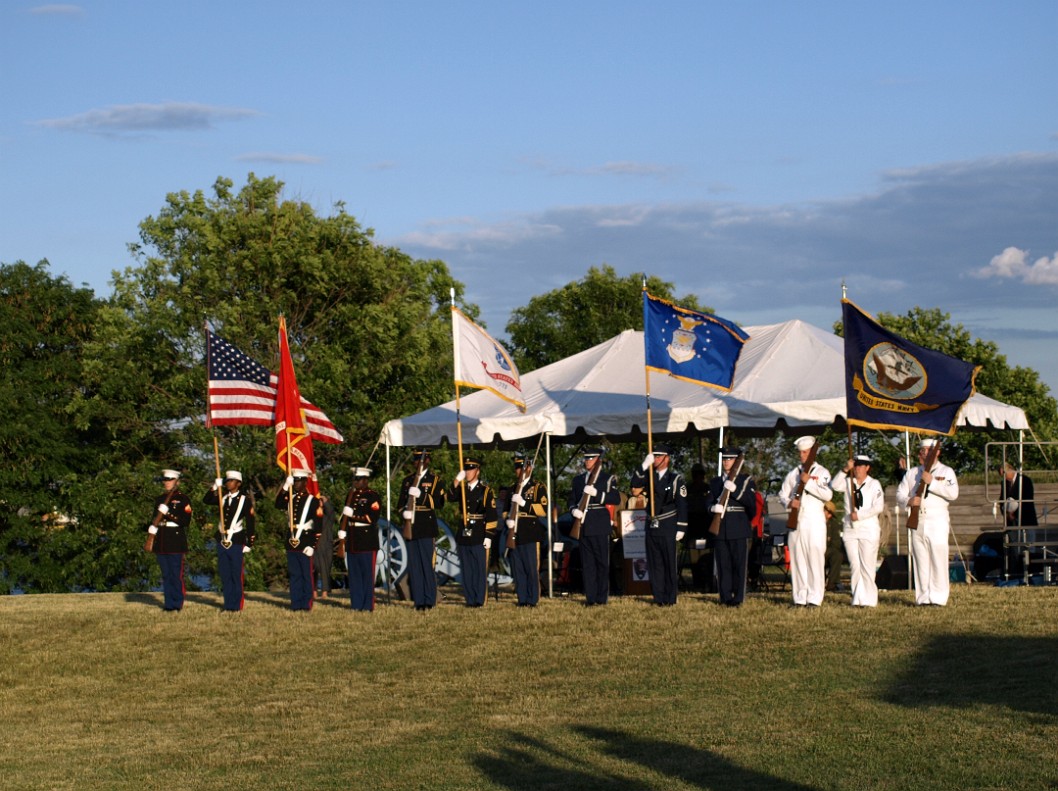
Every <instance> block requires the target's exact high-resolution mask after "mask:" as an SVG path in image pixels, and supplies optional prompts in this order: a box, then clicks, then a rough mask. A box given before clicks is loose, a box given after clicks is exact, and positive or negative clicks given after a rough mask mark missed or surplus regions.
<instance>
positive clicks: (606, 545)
mask: <svg viewBox="0 0 1058 791" xmlns="http://www.w3.org/2000/svg"><path fill="white" fill-rule="evenodd" d="M597 469H598V472H596V470H597ZM593 478H594V481H593V480H592V479H593ZM589 481H591V482H589ZM585 494H586V495H587V497H588V499H587V502H586V504H585V506H584V510H583V511H581V509H580V501H581V500H582V499H583V498H584V495H585ZM620 502H621V492H620V490H619V489H618V487H617V479H616V478H614V476H613V475H611V474H610V473H608V472H606V471H605V470H603V469H602V448H588V449H587V450H585V451H584V472H582V473H581V474H580V475H578V476H577V477H575V478H574V479H573V489H572V491H571V492H570V495H569V507H570V513H571V514H572V515H573V518H574V519H580V520H581V532H580V562H581V572H582V576H583V578H584V601H585V604H587V605H588V606H589V607H591V606H593V605H596V604H606V602H607V600H608V599H609V596H610V542H611V540H612V539H613V519H612V517H611V515H610V509H609V508H607V506H611V505H617V504H619V503H620Z"/></svg>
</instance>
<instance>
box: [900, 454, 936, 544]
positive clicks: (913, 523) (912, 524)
mask: <svg viewBox="0 0 1058 791" xmlns="http://www.w3.org/2000/svg"><path fill="white" fill-rule="evenodd" d="M938 455H940V440H939V439H938V440H937V442H936V444H934V446H933V447H932V448H930V449H929V453H927V454H926V463H925V464H923V465H922V472H930V471H932V470H933V465H934V464H936V463H937V456H938ZM927 486H928V484H927V483H926V482H925V481H924V480H922V478H919V479H918V486H916V487H915V493H914V494H913V495H912V496H911V499H912V500H913V499H915V498H916V497H917V498H919V504H918V505H913V506H911V511H910V512H909V513H908V515H907V529H908V530H918V512H919V509H920V508H921V507H922V502H921V498H923V497H925V496H926V487H927Z"/></svg>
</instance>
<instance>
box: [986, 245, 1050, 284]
mask: <svg viewBox="0 0 1058 791" xmlns="http://www.w3.org/2000/svg"><path fill="white" fill-rule="evenodd" d="M1028 259H1029V252H1028V250H1019V249H1018V248H1017V247H1008V248H1006V249H1005V250H1004V251H1003V252H1002V253H1000V254H999V255H997V256H994V257H993V258H992V260H991V261H989V262H988V266H983V267H981V268H980V269H976V270H974V271H973V272H972V273H971V274H973V275H974V276H975V277H980V278H989V277H999V278H1013V279H1016V280H1020V281H1021V282H1022V283H1025V284H1027V285H1031V286H1058V252H1056V253H1055V254H1054V256H1052V257H1050V258H1048V257H1046V256H1043V257H1041V258H1037V259H1036V260H1035V261H1034V262H1033V263H1031V264H1030V263H1029V262H1028Z"/></svg>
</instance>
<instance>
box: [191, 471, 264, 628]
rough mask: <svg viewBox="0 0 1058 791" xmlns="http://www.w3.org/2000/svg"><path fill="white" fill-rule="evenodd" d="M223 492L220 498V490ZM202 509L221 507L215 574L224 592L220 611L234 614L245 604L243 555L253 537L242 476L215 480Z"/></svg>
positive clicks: (252, 517)
mask: <svg viewBox="0 0 1058 791" xmlns="http://www.w3.org/2000/svg"><path fill="white" fill-rule="evenodd" d="M222 489H223V490H224V495H223V497H222V496H221V494H220V492H221V490H222ZM202 502H203V503H205V504H206V505H217V504H218V502H220V503H222V504H223V513H224V531H223V533H222V534H221V535H220V537H219V538H218V539H217V574H218V576H219V577H220V587H221V590H222V591H223V592H224V609H225V610H228V611H231V612H237V611H238V610H241V609H242V608H243V604H244V603H245V600H244V597H243V585H244V582H245V577H246V575H245V573H244V563H243V561H244V557H243V556H244V555H247V554H249V552H250V548H251V547H253V542H254V539H255V538H256V535H255V533H254V526H255V524H256V515H255V514H254V506H253V501H252V500H251V499H250V498H249V497H247V496H246V495H245V494H243V492H242V473H241V472H239V471H238V470H228V471H227V472H226V473H225V474H224V478H217V479H216V480H215V481H214V482H213V488H212V489H210V490H209V491H208V492H206V495H205V497H203V498H202Z"/></svg>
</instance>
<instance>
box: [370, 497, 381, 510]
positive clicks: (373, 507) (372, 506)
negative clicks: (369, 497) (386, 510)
mask: <svg viewBox="0 0 1058 791" xmlns="http://www.w3.org/2000/svg"><path fill="white" fill-rule="evenodd" d="M381 505H382V504H381V503H380V502H379V501H378V500H375V502H373V503H371V510H372V511H377V510H378V509H379V508H380V507H381Z"/></svg>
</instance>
